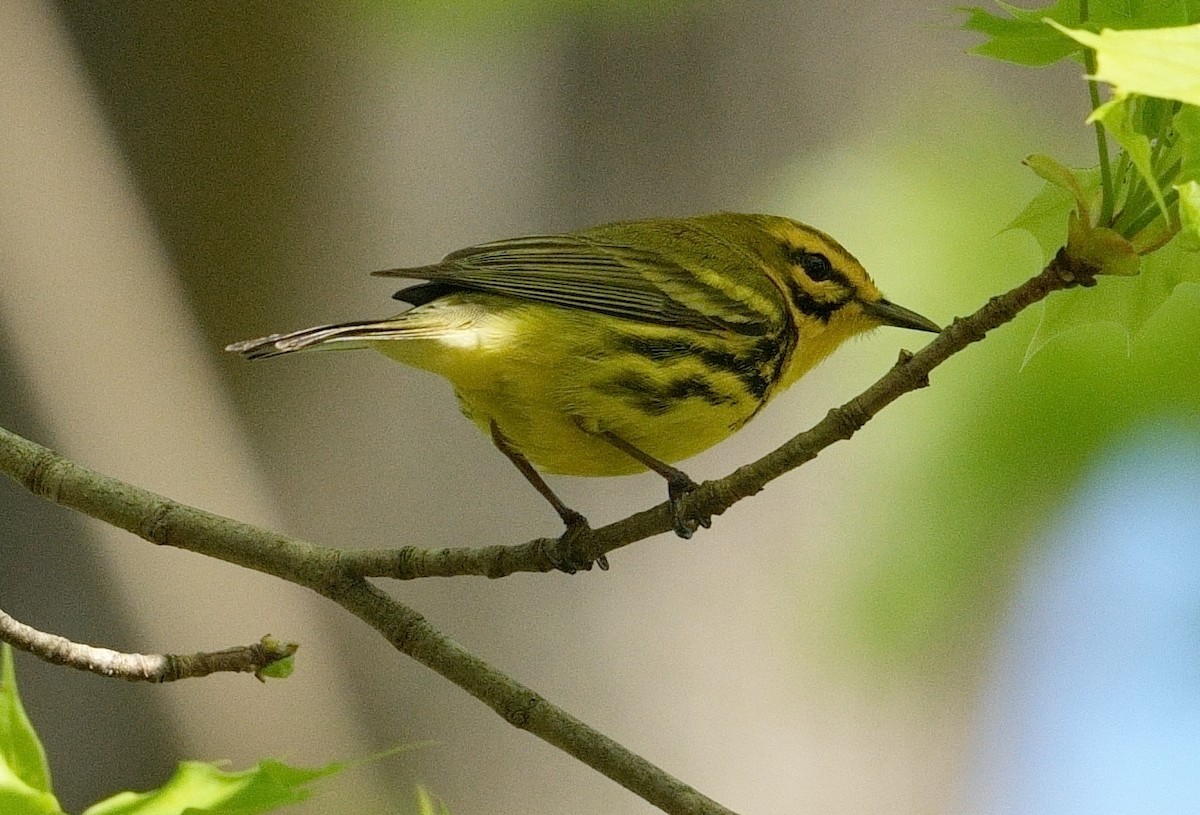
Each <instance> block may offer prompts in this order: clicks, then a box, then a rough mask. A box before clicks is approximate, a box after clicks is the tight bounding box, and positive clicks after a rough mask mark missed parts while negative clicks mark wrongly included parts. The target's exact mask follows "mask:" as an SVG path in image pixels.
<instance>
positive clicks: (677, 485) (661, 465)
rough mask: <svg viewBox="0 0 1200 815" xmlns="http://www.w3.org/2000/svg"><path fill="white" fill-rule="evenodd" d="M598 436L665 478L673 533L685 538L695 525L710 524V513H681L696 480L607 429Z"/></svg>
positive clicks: (693, 530) (689, 534)
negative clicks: (693, 514) (686, 516)
mask: <svg viewBox="0 0 1200 815" xmlns="http://www.w3.org/2000/svg"><path fill="white" fill-rule="evenodd" d="M599 435H600V438H602V439H604V440H605V441H606V442H608V443H609V444H611V445H612V446H613V447H615V448H617V449H618V450H620V451H621V452H622V453H625V454H626V455H627V456H629V457H631V458H633V459H636V460H637V461H640V462H641V463H642V464H645V465H646V466H647V467H649V468H650V469H651V470H654V472H656V473H658V474H659V475H661V476H662V477H663V478H665V479H667V498H668V500H669V502H670V505H671V519H672V520H673V521H674V523H675V534H676V535H678V536H679V537H681V538H684V539H687V538H690V537H691V536H692V533H693V532H695V531H696V528H697V527H700V526H702V527H704V528H705V529H708V528H709V527H710V526H712V516H711V515H698V516H696V517H693V518H685V517H684V515H683V507H682V504H681V503H680V502H681V501H682V500H683V496H685V495H687V494H688V493H689V492H691V491H692V490H694V489H696V486H697V485H696V482H695V481H693V480H692V479H691V477H690V476H688V474H687V473H685V472H684V471H683V470H680V469H679V468H677V467H672V466H671V465H670V464H667V463H666V462H665V461H659V460H658V459H656V458H655V457H654V456H652V455H650V454H649V453H647V452H645V451H643V450H641V449H639V448H637V447H634V446H633V445H632V444H630V443H629V442H627V441H625V440H624V439H623V438H621V437H620V436H617V435H615V434H613V433H609V432H608V431H601V432H600V434H599Z"/></svg>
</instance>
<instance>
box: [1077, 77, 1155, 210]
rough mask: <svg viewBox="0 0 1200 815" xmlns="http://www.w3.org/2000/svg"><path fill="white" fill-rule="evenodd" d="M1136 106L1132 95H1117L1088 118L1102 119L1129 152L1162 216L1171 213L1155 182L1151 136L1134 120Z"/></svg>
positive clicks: (1090, 120)
mask: <svg viewBox="0 0 1200 815" xmlns="http://www.w3.org/2000/svg"><path fill="white" fill-rule="evenodd" d="M1136 107H1137V106H1136V105H1135V104H1134V98H1133V97H1129V96H1119V97H1117V98H1115V99H1110V100H1109V101H1108V102H1105V103H1104V104H1103V105H1101V106H1100V107H1098V108H1096V109H1095V110H1094V111H1092V115H1091V116H1089V117H1088V121H1089V122H1096V121H1098V122H1101V123H1102V124H1103V125H1104V129H1105V130H1107V131H1108V132H1109V133H1111V134H1112V135H1113V138H1114V139H1116V140H1117V143H1118V144H1120V145H1121V147H1122V148H1124V150H1125V152H1126V153H1128V154H1129V159H1130V161H1132V162H1133V166H1134V167H1136V168H1137V171H1138V173H1140V174H1141V176H1142V179H1143V180H1144V181H1145V182H1146V185H1147V186H1148V187H1149V188H1150V192H1151V193H1153V194H1154V200H1155V201H1156V202H1157V203H1158V208H1159V210H1160V211H1161V212H1162V214H1163V218H1164V219H1167V218H1169V217H1170V216H1169V215H1168V214H1167V203H1166V201H1164V200H1163V192H1162V189H1161V188H1160V187H1159V186H1158V176H1157V175H1155V173H1154V161H1153V159H1152V158H1151V155H1150V139H1149V138H1147V137H1146V136H1145V135H1144V134H1143V133H1141V132H1139V131H1138V124H1137V123H1135V122H1134V111H1135V109H1136Z"/></svg>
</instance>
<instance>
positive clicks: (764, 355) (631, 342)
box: [613, 334, 784, 400]
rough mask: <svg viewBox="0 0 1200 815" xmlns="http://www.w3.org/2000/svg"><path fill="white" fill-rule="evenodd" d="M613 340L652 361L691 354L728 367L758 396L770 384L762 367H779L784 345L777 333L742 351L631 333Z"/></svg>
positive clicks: (715, 365)
mask: <svg viewBox="0 0 1200 815" xmlns="http://www.w3.org/2000/svg"><path fill="white" fill-rule="evenodd" d="M613 343H614V345H615V346H616V347H618V348H620V349H621V350H622V351H628V352H630V353H633V354H638V355H639V356H643V357H646V358H647V359H649V360H652V361H654V362H666V361H668V360H677V359H685V358H687V357H694V358H696V359H699V360H700V361H701V362H703V363H704V364H705V365H707V366H708V367H709V368H712V369H713V370H715V371H727V372H729V373H731V374H733V375H734V376H736V377H737V378H738V379H739V380H740V381H741V383H742V385H743V386H744V387H745V388H746V391H747V392H748V393H749V394H750V395H751V396H753V397H754V398H755V399H758V400H761V399H762V398H763V397H764V396H766V394H767V389H768V388H769V387H770V386H771V381H770V379H769V378H768V377H767V375H766V374H765V373H764V371H766V370H772V371H777V370H778V367H779V364H780V361H781V360H780V357H781V353H780V352H781V350H782V349H783V347H784V343H781V342H780V340H779V338H778V337H763V338H762V339H760V340H758V341H757V342H755V343H754V346H753V348H752V349H751V350H750V351H748V352H747V353H744V354H735V353H733V352H732V351H721V350H717V349H715V348H708V347H705V346H704V345H700V344H697V343H692V342H688V341H687V340H682V339H666V338H660V337H638V336H634V335H632V334H620V335H617V336H615V337H614V338H613Z"/></svg>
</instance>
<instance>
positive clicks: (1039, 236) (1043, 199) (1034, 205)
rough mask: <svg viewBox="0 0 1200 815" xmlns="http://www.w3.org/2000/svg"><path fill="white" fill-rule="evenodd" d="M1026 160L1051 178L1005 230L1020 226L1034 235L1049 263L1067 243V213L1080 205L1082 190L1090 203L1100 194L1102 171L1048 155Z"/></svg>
mask: <svg viewBox="0 0 1200 815" xmlns="http://www.w3.org/2000/svg"><path fill="white" fill-rule="evenodd" d="M1025 163H1026V164H1028V165H1029V166H1030V168H1031V169H1033V170H1034V172H1036V173H1037V174H1038V175H1040V176H1041V177H1042V178H1046V179H1047V180H1046V185H1045V186H1044V187H1042V189H1041V191H1040V192H1039V193H1038V194H1037V195H1035V196H1034V197H1033V199H1032V200H1031V201H1030V202H1029V203H1028V204H1026V205H1025V208H1024V209H1023V210H1021V212H1020V213H1019V214H1018V215H1017V217H1016V218H1014V219H1013V220H1012V222H1011V223H1010V224H1009V225H1008V226H1007V227H1005V229H1006V230H1007V229H1019V230H1023V231H1025V232H1028V233H1029V234H1030V235H1032V236H1033V239H1034V240H1036V241H1037V243H1038V246H1039V247H1041V250H1042V261H1043V262H1044V263H1049V262H1050V259H1051V258H1053V257H1054V255H1055V254H1056V253H1057V252H1058V250H1059V249H1060V248H1062V247H1063V246H1064V245H1066V242H1067V215H1068V213H1070V212H1071V211H1072V210H1073V209H1075V208H1076V207H1077V206H1078V203H1077V201H1078V196H1079V193H1080V191H1082V194H1083V197H1084V199H1085V200H1087V201H1089V202H1092V201H1094V200H1095V199H1096V197H1097V196H1098V194H1099V190H1100V171H1099V170H1098V169H1095V168H1093V169H1088V170H1074V169H1069V168H1066V167H1063V166H1062V165H1061V164H1059V163H1058V162H1056V161H1054V160H1053V159H1051V158H1048V157H1046V156H1030V157H1029V158H1028V159H1026V160H1025ZM1055 168H1057V169H1055ZM1047 176H1050V177H1051V178H1053V179H1054V180H1050V178H1047ZM1068 177H1069V180H1068Z"/></svg>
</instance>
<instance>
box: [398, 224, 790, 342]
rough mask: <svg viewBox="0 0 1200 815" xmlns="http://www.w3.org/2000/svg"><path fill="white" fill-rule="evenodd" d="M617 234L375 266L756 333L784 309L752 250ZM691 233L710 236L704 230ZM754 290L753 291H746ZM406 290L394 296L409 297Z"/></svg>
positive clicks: (646, 317)
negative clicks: (650, 246) (635, 241)
mask: <svg viewBox="0 0 1200 815" xmlns="http://www.w3.org/2000/svg"><path fill="white" fill-rule="evenodd" d="M676 223H679V222H676ZM613 237H616V238H618V239H616V240H614V239H613ZM620 237H623V236H621V235H620V234H617V235H615V236H612V235H604V236H603V237H600V236H594V235H591V234H588V233H586V232H583V233H573V234H566V235H542V236H533V237H528V238H515V239H512V240H503V241H495V242H493V243H485V244H481V245H479V246H473V247H470V248H468V249H462V250H460V251H457V252H454V253H452V254H450V255H447V256H446V258H445V259H444V260H442V262H441V263H437V264H434V265H432V266H421V267H418V268H412V269H390V270H386V271H382V272H375V274H377V275H383V276H388V277H408V278H413V279H418V280H428V281H430V284H427V285H428V286H431V287H432V288H431V291H435V290H436V289H437V288H438V287H439V286H445V287H447V290H450V289H471V290H475V291H484V292H492V293H495V294H503V295H506V296H509V297H516V298H520V299H525V300H533V301H537V302H542V303H551V304H553V305H556V306H562V307H564V308H578V309H584V310H587V311H595V312H600V313H602V314H610V315H612V316H614V317H625V318H628V319H631V320H642V321H645V322H651V323H658V324H662V325H675V326H682V327H688V328H696V329H701V330H709V331H712V330H721V329H724V330H731V331H736V332H738V333H741V334H750V335H757V334H762V333H765V332H767V331H768V330H770V329H771V328H772V327H774V326H776V325H777V324H778V323H779V321H780V319H782V314H783V312H782V310H781V309H782V305H781V304H777V303H775V302H774V301H772V302H765V301H764V299H763V298H770V297H772V296H774V297H775V298H778V297H779V294H778V290H777V289H776V288H775V287H774V285H773V284H772V283H771V282H770V281H769V280H767V279H766V276H765V274H764V273H763V272H762V270H761V269H758V268H755V267H754V266H753V265H752V264H753V261H752V259H751V258H750V257H748V256H743V257H740V258H731V257H730V252H731V251H733V250H732V249H730V248H728V247H722V248H720V249H719V250H718V251H717V252H716V253H711V252H710V253H709V254H711V257H706V255H705V253H703V252H700V251H696V250H694V249H689V248H688V247H687V246H686V245H683V246H682V248H681V249H679V250H677V251H669V250H668V251H666V252H664V251H657V250H656V251H650V250H646V249H641V248H638V247H637V246H635V245H632V244H631V243H630V242H625V241H621V240H619V238H620ZM695 239H696V240H699V241H706V236H704V235H696V236H695ZM706 243H708V244H711V239H707V241H706ZM678 245H679V244H678V243H677V244H676V246H678ZM699 245H705V244H699ZM739 262H740V264H741V265H742V266H743V267H745V268H743V269H742V270H740V272H741V273H740V274H738V275H737V276H736V277H734V278H731V277H730V275H729V274H728V271H729V265H730V263H739ZM741 278H751V280H750V281H745V280H742V279H741ZM758 278H761V279H758ZM416 288H417V289H421V290H423V289H425V288H426V287H425V286H418V287H416ZM751 290H753V295H754V296H752V297H747V296H746V295H747V293H748V292H750V291H751ZM404 293H405V292H404V291H403V290H402V291H400V292H398V293H397V299H401V300H407V298H405V297H404ZM426 299H428V298H426Z"/></svg>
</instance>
